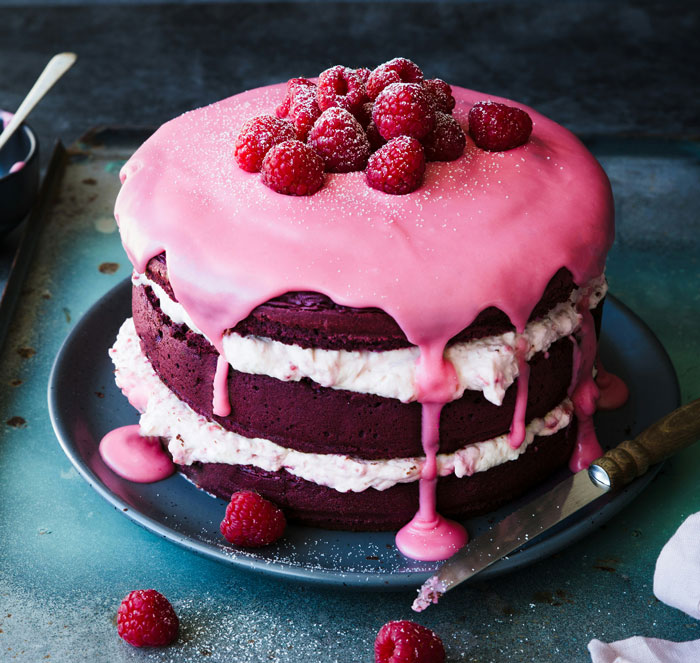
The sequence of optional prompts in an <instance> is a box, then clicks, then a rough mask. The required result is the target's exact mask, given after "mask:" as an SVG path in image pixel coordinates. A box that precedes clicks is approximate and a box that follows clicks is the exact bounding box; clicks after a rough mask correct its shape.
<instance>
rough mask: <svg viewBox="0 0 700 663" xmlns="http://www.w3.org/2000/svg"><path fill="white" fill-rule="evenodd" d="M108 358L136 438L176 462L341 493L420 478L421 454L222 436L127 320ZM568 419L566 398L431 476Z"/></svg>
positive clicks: (497, 459) (476, 465)
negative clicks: (153, 440)
mask: <svg viewBox="0 0 700 663" xmlns="http://www.w3.org/2000/svg"><path fill="white" fill-rule="evenodd" d="M109 354H110V357H111V358H112V361H113V363H114V366H115V378H116V382H117V386H119V388H120V389H121V390H122V391H123V392H124V394H125V395H126V396H127V398H128V399H129V401H130V402H131V404H132V405H134V407H136V408H137V409H139V410H140V411H141V413H142V414H141V418H140V422H139V423H140V429H141V434H142V435H147V436H158V437H162V438H165V439H167V440H168V450H169V451H170V453H171V454H172V456H173V460H174V461H175V462H176V463H178V464H180V465H190V464H192V463H193V462H195V461H200V462H203V463H226V464H229V465H254V466H256V467H259V468H261V469H263V470H268V471H276V470H279V469H285V470H287V471H288V472H290V473H291V474H294V475H296V476H298V477H301V478H303V479H306V480H307V481H312V482H314V483H317V484H320V485H323V486H328V487H330V488H333V489H335V490H337V491H339V492H343V493H344V492H348V491H353V492H360V491H363V490H366V489H367V488H376V489H377V490H385V489H387V488H390V487H391V486H393V485H395V484H397V483H407V482H411V481H417V480H418V479H419V478H420V474H421V469H422V467H423V464H424V462H425V459H424V457H415V458H393V459H388V460H363V459H358V458H353V457H350V456H346V455H341V454H313V453H304V452H300V451H295V450H293V449H286V448H284V447H282V446H280V445H278V444H275V443H274V442H271V441H270V440H265V439H262V438H247V437H243V436H242V435H238V434H236V433H233V432H231V431H227V430H226V429H224V428H223V427H222V426H220V425H219V424H218V423H216V422H213V421H209V420H208V419H206V418H205V417H203V416H201V415H199V414H197V413H196V412H194V410H192V409H191V408H190V407H189V406H188V405H187V404H185V403H183V402H182V401H181V400H180V399H179V398H178V397H177V396H176V395H175V394H174V393H173V392H172V391H170V389H168V388H167V387H166V386H165V385H164V384H163V383H162V382H161V380H160V378H159V377H158V376H157V374H156V373H155V371H154V370H153V367H152V366H151V364H150V362H149V361H148V359H147V358H146V356H145V355H144V354H143V351H142V350H141V345H140V342H139V338H138V335H137V333H136V329H135V328H134V323H133V320H132V319H131V318H129V319H127V320H126V321H125V322H124V324H123V325H122V327H121V329H120V330H119V334H118V335H117V340H116V341H115V344H114V346H113V347H112V348H111V349H110V351H109ZM572 416H573V405H572V403H571V401H570V400H569V399H568V398H567V399H565V400H564V401H563V402H562V403H561V404H560V405H558V406H557V407H555V408H554V409H553V410H552V411H551V412H549V413H548V414H547V415H546V416H545V417H543V418H541V419H534V420H533V421H531V422H530V423H529V424H528V426H527V429H526V435H525V441H524V442H523V444H522V445H521V446H520V447H519V448H517V449H513V448H512V447H511V445H510V443H509V442H508V436H507V435H501V436H499V437H496V438H493V439H491V440H486V441H483V442H478V443H475V444H470V445H467V446H465V447H463V448H462V449H459V450H458V451H456V452H453V453H449V454H439V455H438V456H437V466H438V473H439V475H440V476H447V475H449V474H455V475H456V476H458V477H462V476H470V475H472V474H474V473H476V472H484V471H486V470H488V469H490V468H491V467H495V466H496V465H500V464H502V463H505V462H507V461H509V460H515V459H516V458H518V457H519V456H520V455H521V454H522V453H524V452H525V450H526V449H527V447H528V446H529V445H530V444H531V443H532V441H533V440H534V439H535V437H536V436H548V435H553V434H554V433H556V432H557V431H559V430H561V429H563V428H565V427H566V426H568V425H569V423H570V422H571V419H572Z"/></svg>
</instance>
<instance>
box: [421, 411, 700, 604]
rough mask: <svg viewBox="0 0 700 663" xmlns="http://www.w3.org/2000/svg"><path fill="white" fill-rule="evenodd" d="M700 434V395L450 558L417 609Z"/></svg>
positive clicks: (425, 590)
mask: <svg viewBox="0 0 700 663" xmlns="http://www.w3.org/2000/svg"><path fill="white" fill-rule="evenodd" d="M698 437H700V399H697V400H694V401H691V402H690V403H687V404H686V405H683V406H682V407H679V408H678V409H676V410H674V411H673V412H671V413H670V414H667V415H666V416H665V417H663V418H662V419H660V420H659V421H657V422H656V423H654V424H652V425H651V426H649V428H647V429H645V430H644V431H643V432H642V433H640V434H639V435H637V437H636V438H634V439H633V440H628V441H625V442H622V443H621V444H619V445H618V446H617V447H614V448H613V449H610V450H609V451H607V452H606V453H605V454H604V455H603V456H602V457H601V458H599V459H598V460H596V461H595V462H594V463H593V464H592V465H591V466H590V468H588V469H587V470H581V471H580V472H577V473H576V474H573V475H572V476H571V477H569V478H568V479H565V480H564V481H562V482H561V483H559V484H557V485H556V486H555V487H554V488H552V489H551V490H550V491H548V492H547V493H545V494H544V495H541V496H539V497H537V498H535V499H534V500H532V501H531V502H529V503H528V504H526V505H525V506H523V507H521V508H520V509H518V510H517V511H514V512H513V513H511V514H510V515H509V516H507V517H506V518H504V519H503V520H501V521H500V522H498V523H497V524H496V525H495V526H494V527H492V528H491V529H490V530H488V531H487V532H485V533H484V534H482V535H480V536H479V537H477V538H476V539H474V541H472V542H470V543H468V544H467V545H466V546H465V547H464V548H462V549H461V550H460V551H458V552H457V553H456V554H455V555H453V556H452V557H451V558H450V559H449V560H448V561H447V562H445V563H444V564H443V565H442V566H441V567H440V569H439V570H438V572H437V573H436V574H435V575H433V576H432V577H430V578H428V580H426V582H425V583H423V585H422V586H421V587H420V589H419V590H418V598H416V600H415V601H414V602H413V606H412V607H413V610H415V611H416V612H420V611H422V610H425V609H426V608H427V607H428V606H430V605H431V604H433V603H437V602H438V599H439V598H440V597H441V596H442V595H443V594H444V593H445V592H448V591H449V590H451V589H452V588H454V587H456V586H457V585H459V584H460V583H462V582H464V581H465V580H468V579H469V578H471V577H472V576H474V575H476V574H477V573H479V572H480V571H483V570H484V569H485V568H486V567H488V566H490V565H491V564H493V563H494V562H496V561H498V560H499V559H501V558H502V557H505V556H506V555H508V554H509V553H511V552H513V551H514V550H516V549H517V548H519V547H520V546H522V545H524V544H525V543H527V542H529V541H532V540H533V539H534V538H535V537H537V536H539V535H540V534H542V533H544V532H545V531H547V530H548V529H549V528H550V527H553V526H554V525H556V524H557V523H559V522H561V521H562V520H564V519H565V518H567V517H568V516H570V515H571V514H573V513H575V512H576V511H578V510H579V509H581V508H582V507H584V506H586V505H587V504H589V503H590V502H592V501H593V500H595V499H597V498H599V497H600V496H602V495H604V494H605V493H607V492H609V491H612V490H619V489H620V488H622V487H623V486H625V485H627V484H628V483H630V482H631V481H632V480H633V479H635V478H637V477H640V476H642V474H644V473H645V472H646V471H647V470H648V469H649V467H650V466H651V465H655V464H656V463H660V462H661V461H662V460H665V459H666V458H668V457H669V456H671V455H673V454H674V453H676V452H677V451H680V450H681V449H683V448H685V447H687V446H690V444H692V443H693V442H695V441H696V440H697V439H698Z"/></svg>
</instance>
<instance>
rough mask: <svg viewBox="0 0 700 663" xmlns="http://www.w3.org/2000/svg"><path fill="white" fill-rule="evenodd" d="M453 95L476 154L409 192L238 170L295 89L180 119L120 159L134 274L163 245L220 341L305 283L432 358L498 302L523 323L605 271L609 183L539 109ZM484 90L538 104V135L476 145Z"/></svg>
mask: <svg viewBox="0 0 700 663" xmlns="http://www.w3.org/2000/svg"><path fill="white" fill-rule="evenodd" d="M452 94H453V96H454V99H455V101H456V104H455V107H454V110H453V117H454V118H455V119H456V120H457V121H458V122H459V124H460V125H461V126H462V127H463V129H464V131H465V134H466V146H465V148H464V151H463V153H462V154H461V156H459V158H457V159H456V160H453V161H449V162H429V163H427V164H426V165H425V175H424V179H423V181H422V184H421V185H420V186H419V187H418V188H417V189H416V190H414V191H412V192H410V193H406V194H405V195H391V194H388V193H384V192H383V191H379V190H377V189H375V188H371V187H370V186H368V185H367V182H366V179H365V174H364V173H363V172H348V173H326V174H325V181H324V183H323V186H322V187H321V188H320V189H319V190H318V191H317V192H315V193H314V194H313V195H310V196H290V195H282V194H280V193H277V192H276V191H274V190H272V189H271V188H269V187H268V186H266V185H265V183H264V182H263V181H262V179H261V177H260V175H259V174H257V173H251V172H247V171H245V170H243V169H242V168H241V167H239V165H238V164H237V163H236V160H235V158H234V147H235V142H236V138H237V136H238V134H239V132H240V130H241V127H242V126H243V125H244V123H245V122H246V121H248V120H249V119H250V118H252V117H254V116H258V115H264V114H267V115H270V114H274V112H275V108H276V107H277V106H278V105H279V104H280V103H282V102H283V100H284V97H285V86H284V85H283V84H280V85H272V86H269V87H263V88H258V89H254V90H250V91H247V92H243V93H242V94H238V95H235V96H233V97H230V98H228V99H225V100H223V101H220V102H218V103H215V104H212V105H210V106H207V107H204V108H200V109H198V110H194V111H191V112H188V113H185V114H184V115H181V116H180V117H177V118H175V119H174V120H172V121H170V122H168V123H166V124H165V125H163V126H162V127H161V128H160V129H158V131H156V133H155V134H154V135H153V136H152V137H151V138H149V139H148V140H147V141H146V142H145V143H144V144H143V145H142V146H141V147H140V148H139V149H138V150H137V151H136V153H135V154H134V155H133V156H132V158H131V159H130V160H129V161H128V163H127V164H126V165H125V166H124V168H123V170H122V174H121V177H122V188H121V191H120V193H119V197H118V199H117V204H116V210H115V214H116V217H117V220H118V223H119V226H120V231H121V235H122V240H123V243H124V246H125V248H126V251H127V253H128V255H129V257H130V259H131V261H132V262H133V264H134V267H135V269H136V270H137V271H138V272H141V273H143V272H144V271H145V269H146V265H147V263H148V261H149V260H150V259H151V258H153V257H155V256H157V255H159V254H160V253H162V252H165V253H166V255H167V267H168V278H169V280H170V283H171V285H172V288H173V291H174V293H175V296H176V298H177V300H178V301H180V302H181V303H182V304H183V306H184V307H185V308H186V309H187V311H188V312H189V314H190V315H191V317H192V319H193V320H194V322H195V323H196V325H197V327H198V328H199V329H200V330H202V331H203V332H204V333H205V334H206V336H207V337H208V338H209V339H211V340H212V342H213V343H214V344H215V345H216V346H217V347H218V348H219V349H221V338H222V336H223V333H224V331H225V330H227V329H229V328H232V327H234V326H235V325H236V323H238V322H239V321H241V320H243V319H244V318H246V316H247V315H248V314H249V313H250V312H251V311H252V310H253V309H254V308H255V307H256V306H258V305H260V304H261V303H263V302H266V301H268V300H270V299H272V298H274V297H277V296H279V295H281V294H283V293H286V292H297V291H309V292H319V293H323V294H324V295H327V296H328V297H330V298H331V299H332V300H333V301H334V302H336V303H338V304H341V305H345V306H350V307H358V308H362V307H377V308H380V309H382V310H384V311H386V312H387V313H388V314H389V315H391V316H392V317H393V318H394V319H395V320H396V322H397V323H398V325H399V326H400V327H401V329H402V330H403V331H404V333H405V334H406V336H407V338H408V339H409V341H411V342H412V343H414V344H416V345H419V346H420V347H421V350H422V352H423V353H424V354H425V355H437V356H440V357H441V355H442V349H443V348H444V346H445V344H446V343H447V341H448V340H449V339H450V338H452V337H453V336H455V334H457V333H458V332H459V331H460V330H462V329H464V328H465V327H467V326H468V325H469V324H470V323H471V322H472V321H473V320H474V319H475V318H476V316H477V315H478V314H479V312H480V311H482V310H484V309H486V308H488V307H491V306H494V307H497V308H498V309H500V310H502V311H503V312H504V313H505V314H506V315H507V316H508V317H509V318H510V320H511V321H512V323H513V324H514V325H515V327H516V329H517V330H518V331H522V329H523V328H524V326H525V324H526V322H527V320H528V317H529V315H530V313H531V311H532V309H533V308H534V306H535V305H536V303H537V302H538V300H539V299H540V298H541V297H542V294H543V292H544V290H545V288H546V286H547V283H548V282H549V281H550V279H551V278H552V277H553V276H554V275H555V274H556V273H557V272H558V271H559V270H560V269H561V268H562V267H564V268H567V269H568V270H569V271H570V272H571V274H572V275H573V278H574V281H575V282H576V283H577V284H579V285H582V284H585V283H587V282H588V281H590V280H591V279H593V278H594V277H596V276H598V275H600V274H601V273H602V271H603V269H604V262H605V256H606V253H607V251H608V249H609V248H610V245H611V243H612V238H613V204H612V196H611V190H610V185H609V182H608V179H607V177H606V175H605V174H604V172H603V170H602V168H601V167H600V166H599V164H598V163H597V162H596V160H595V159H594V158H593V156H592V155H591V154H590V153H589V152H588V150H587V149H586V148H585V147H584V146H583V145H582V144H581V142H580V141H579V140H578V139H577V138H576V137H575V136H574V135H573V134H571V133H570V132H569V131H568V130H566V129H564V128H563V127H561V126H560V125H558V124H556V123H555V122H553V121H552V120H549V119H547V118H546V117H544V116H543V115H541V114H539V113H538V112H536V111H535V110H533V109H531V108H528V107H526V106H522V105H520V104H517V103H515V102H512V101H508V100H504V99H500V98H497V97H493V96H489V95H485V94H483V93H481V92H475V91H473V90H467V89H463V88H458V87H453V88H452ZM486 100H490V101H494V102H500V103H505V104H508V105H510V106H512V107H517V108H521V109H523V110H525V111H526V112H527V113H528V114H529V116H530V118H531V119H532V125H533V128H532V134H531V136H530V137H529V139H528V140H527V142H526V143H525V144H523V145H520V146H518V147H515V148H513V149H508V150H505V151H487V150H484V149H481V148H479V147H477V146H476V145H475V144H474V142H473V140H472V139H471V137H470V136H469V134H468V114H469V111H470V109H471V108H472V107H473V106H474V105H475V104H476V103H477V102H481V101H486Z"/></svg>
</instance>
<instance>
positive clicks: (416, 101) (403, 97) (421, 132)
mask: <svg viewBox="0 0 700 663" xmlns="http://www.w3.org/2000/svg"><path fill="white" fill-rule="evenodd" d="M372 119H373V120H374V123H375V124H376V125H377V129H379V133H380V134H381V135H382V137H383V138H386V139H387V140H389V139H391V138H396V137H397V136H411V137H413V138H418V139H421V138H423V137H424V136H426V135H428V134H429V133H430V132H431V131H432V130H433V127H434V126H435V110H434V108H433V105H432V102H431V99H430V97H429V95H428V93H427V92H426V91H425V89H424V88H423V86H422V85H419V84H418V83H392V84H391V85H389V86H388V87H386V88H384V89H383V90H382V91H381V93H380V94H379V96H378V97H377V99H376V101H375V102H374V107H373V108H372Z"/></svg>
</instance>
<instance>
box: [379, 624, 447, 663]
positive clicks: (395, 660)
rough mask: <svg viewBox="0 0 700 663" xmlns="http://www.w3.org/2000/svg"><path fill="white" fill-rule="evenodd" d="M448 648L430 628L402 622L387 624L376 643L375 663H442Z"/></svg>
mask: <svg viewBox="0 0 700 663" xmlns="http://www.w3.org/2000/svg"><path fill="white" fill-rule="evenodd" d="M444 660H445V648H444V646H443V644H442V641H441V640H440V638H439V637H438V636H437V635H436V634H435V633H434V632H433V631H431V630H430V629H429V628H426V627H425V626H422V625H421V624H416V623H415V622H411V621H407V620H403V621H396V622H388V623H387V624H384V626H382V628H381V629H379V633H378V634H377V638H376V640H375V641H374V661H375V663H443V661H444Z"/></svg>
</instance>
